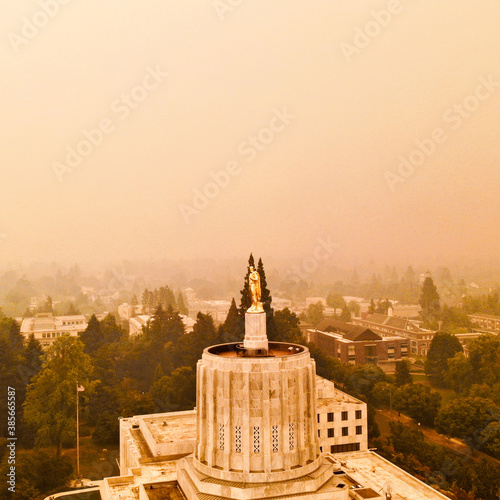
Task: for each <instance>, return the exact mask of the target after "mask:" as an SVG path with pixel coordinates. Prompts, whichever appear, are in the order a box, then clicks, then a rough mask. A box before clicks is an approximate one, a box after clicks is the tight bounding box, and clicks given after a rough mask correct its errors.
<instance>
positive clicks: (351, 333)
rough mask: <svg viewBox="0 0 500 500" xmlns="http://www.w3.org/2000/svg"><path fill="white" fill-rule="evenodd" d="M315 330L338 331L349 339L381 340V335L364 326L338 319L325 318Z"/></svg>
mask: <svg viewBox="0 0 500 500" xmlns="http://www.w3.org/2000/svg"><path fill="white" fill-rule="evenodd" d="M315 329H316V330H319V331H321V332H339V333H341V334H342V336H343V337H344V338H345V339H347V340H351V341H363V340H382V337H381V336H380V335H378V334H377V333H375V332H373V331H372V330H370V329H369V328H366V327H364V326H358V325H353V324H351V323H346V322H345V321H341V320H339V319H331V318H326V319H324V320H323V321H321V322H319V323H318V324H317V325H316V327H315Z"/></svg>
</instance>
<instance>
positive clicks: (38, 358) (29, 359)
mask: <svg viewBox="0 0 500 500" xmlns="http://www.w3.org/2000/svg"><path fill="white" fill-rule="evenodd" d="M42 354H43V349H42V346H41V345H40V342H38V340H37V339H35V334H34V333H32V334H31V335H30V336H29V339H28V343H27V344H26V347H25V358H26V364H27V366H28V368H29V369H30V370H33V374H34V375H36V374H37V373H38V372H39V371H40V368H41V367H42Z"/></svg>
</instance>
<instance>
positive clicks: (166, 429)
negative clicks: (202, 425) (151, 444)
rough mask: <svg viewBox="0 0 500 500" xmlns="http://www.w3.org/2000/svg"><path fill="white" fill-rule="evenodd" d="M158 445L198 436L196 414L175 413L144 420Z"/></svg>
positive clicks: (192, 412) (191, 412)
mask: <svg viewBox="0 0 500 500" xmlns="http://www.w3.org/2000/svg"><path fill="white" fill-rule="evenodd" d="M143 421H144V424H145V425H146V426H147V428H148V429H149V431H150V432H151V436H152V437H153V439H154V440H155V441H156V442H157V443H172V442H174V441H180V440H185V439H193V438H194V436H196V412H195V411H190V412H175V413H168V414H160V415H153V416H151V417H146V418H144V419H143Z"/></svg>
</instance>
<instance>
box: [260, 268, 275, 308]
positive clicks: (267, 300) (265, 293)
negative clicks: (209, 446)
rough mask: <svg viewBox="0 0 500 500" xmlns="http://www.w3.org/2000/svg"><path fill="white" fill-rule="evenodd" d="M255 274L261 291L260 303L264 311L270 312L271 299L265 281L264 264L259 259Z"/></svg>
mask: <svg viewBox="0 0 500 500" xmlns="http://www.w3.org/2000/svg"><path fill="white" fill-rule="evenodd" d="M257 272H258V273H259V276H260V288H261V290H262V297H261V302H262V306H263V307H264V311H266V313H267V312H269V311H271V310H272V308H271V302H272V301H273V298H272V297H271V292H270V291H269V289H268V288H267V280H266V271H264V264H263V263H262V259H259V262H258V264H257Z"/></svg>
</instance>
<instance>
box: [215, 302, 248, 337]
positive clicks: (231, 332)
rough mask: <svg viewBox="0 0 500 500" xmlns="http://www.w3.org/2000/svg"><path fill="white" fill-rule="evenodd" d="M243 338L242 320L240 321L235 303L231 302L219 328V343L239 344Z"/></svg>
mask: <svg viewBox="0 0 500 500" xmlns="http://www.w3.org/2000/svg"><path fill="white" fill-rule="evenodd" d="M243 337H244V328H243V320H242V319H241V317H240V315H239V313H238V308H237V307H236V301H235V300H234V298H233V300H232V301H231V306H230V307H229V311H228V313H227V317H226V321H224V323H223V324H222V325H221V327H220V328H219V342H220V343H221V344H226V343H230V342H241V341H242V340H243Z"/></svg>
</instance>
